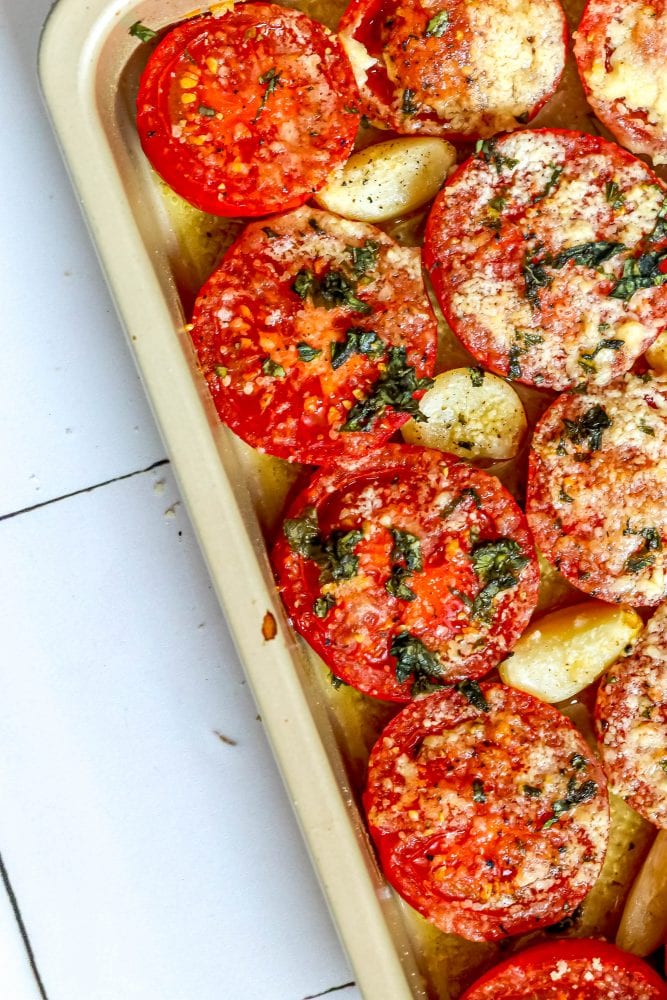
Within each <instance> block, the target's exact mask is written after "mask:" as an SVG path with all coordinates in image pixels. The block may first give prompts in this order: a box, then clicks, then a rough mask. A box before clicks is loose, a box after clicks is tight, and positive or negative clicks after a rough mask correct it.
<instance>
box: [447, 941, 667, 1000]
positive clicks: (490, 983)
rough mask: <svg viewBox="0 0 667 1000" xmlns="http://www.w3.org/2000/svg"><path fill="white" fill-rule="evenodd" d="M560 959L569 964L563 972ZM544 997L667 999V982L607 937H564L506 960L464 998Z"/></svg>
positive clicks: (542, 999) (563, 999)
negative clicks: (608, 940)
mask: <svg viewBox="0 0 667 1000" xmlns="http://www.w3.org/2000/svg"><path fill="white" fill-rule="evenodd" d="M560 963H565V964H566V965H567V966H569V968H568V969H567V970H566V971H563V965H562V964H560ZM594 963H595V964H594ZM586 976H594V979H592V980H587V979H586ZM538 998H539V1000H667V983H665V982H664V980H662V979H661V978H660V976H659V975H658V974H657V973H656V972H655V971H654V970H653V969H652V968H651V967H650V966H649V965H647V964H646V963H645V962H642V961H641V959H639V958H636V957H635V956H634V955H630V954H628V953H627V952H625V951H622V950H621V949H620V948H617V947H616V946H615V945H613V944H608V943H607V942H606V941H593V940H586V939H579V940H561V941H549V942H547V943H545V944H540V945H537V946H535V947H533V948H528V949H526V950H525V951H521V952H518V953H517V954H516V955H512V956H511V957H510V958H508V959H505V961H504V962H501V963H500V964H499V965H496V966H495V967H494V968H493V969H490V970H489V972H486V973H485V974H484V975H483V976H482V977H481V978H480V979H478V980H477V982H476V983H474V984H473V985H472V986H471V987H470V988H469V989H468V990H466V992H465V993H464V994H463V996H462V997H461V1000H538Z"/></svg>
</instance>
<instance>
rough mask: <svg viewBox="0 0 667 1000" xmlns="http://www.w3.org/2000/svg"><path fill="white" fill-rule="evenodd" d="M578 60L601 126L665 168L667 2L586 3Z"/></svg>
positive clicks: (577, 46)
mask: <svg viewBox="0 0 667 1000" xmlns="http://www.w3.org/2000/svg"><path fill="white" fill-rule="evenodd" d="M574 54H575V56H576V59H577V67H578V69H579V76H580V77H581V82H582V83H583V85H584V90H585V91H586V96H587V98H588V102H589V104H590V106H591V107H592V108H593V110H594V111H595V114H596V115H597V116H598V118H599V119H600V121H601V122H603V123H604V124H605V125H606V126H607V128H608V129H609V131H610V132H612V133H613V135H615V136H616V138H617V139H618V141H619V142H620V143H622V145H624V146H627V148H628V149H631V150H632V152H633V153H644V154H646V155H647V156H651V157H653V161H654V163H656V164H659V163H667V108H666V106H665V91H666V90H667V85H666V83H665V63H667V4H666V3H665V0H588V3H587V4H586V7H585V9H584V13H583V16H582V18H581V23H580V25H579V28H578V30H577V33H576V35H575V43H574Z"/></svg>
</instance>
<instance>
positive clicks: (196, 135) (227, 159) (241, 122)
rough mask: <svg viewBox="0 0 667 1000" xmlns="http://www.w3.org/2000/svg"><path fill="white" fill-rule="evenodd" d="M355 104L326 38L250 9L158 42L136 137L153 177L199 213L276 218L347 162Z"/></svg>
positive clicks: (267, 11)
mask: <svg viewBox="0 0 667 1000" xmlns="http://www.w3.org/2000/svg"><path fill="white" fill-rule="evenodd" d="M313 63H316V67H317V68H316V71H315V72H314V70H313ZM184 101H185V102H187V103H183V102H184ZM355 101H356V86H355V83H354V78H353V76H352V71H351V68H350V65H349V63H348V60H347V57H346V55H345V53H344V51H343V50H342V48H341V46H340V45H339V43H338V41H337V39H336V38H335V36H333V35H332V34H331V33H330V32H329V31H328V29H326V28H325V27H324V26H322V25H320V24H318V23H317V22H316V21H313V20H311V19H310V18H309V17H307V16H306V15H305V14H301V13H300V12H297V11H294V10H290V9H287V8H282V7H278V6H276V5H273V4H269V3H253V2H247V3H243V4H237V5H236V6H235V7H234V8H233V10H231V11H227V12H225V13H224V14H223V15H221V16H215V15H204V16H202V17H197V18H194V19H192V20H190V21H186V22H185V23H183V24H181V25H178V26H177V27H176V28H174V29H172V30H171V31H170V32H169V33H168V34H167V35H166V36H165V37H164V38H163V39H162V40H161V41H160V43H159V44H158V46H157V47H156V49H155V50H154V52H153V53H152V55H151V57H150V59H149V61H148V65H147V66H146V69H145V70H144V73H143V75H142V78H141V82H140V86H139V93H138V96H137V112H138V113H137V129H138V131H139V137H140V140H141V144H142V147H143V150H144V152H145V154H146V156H147V157H148V159H149V160H150V162H151V164H152V165H153V167H154V168H155V170H156V171H157V172H158V173H159V174H160V176H161V177H162V178H163V180H165V181H166V182H167V184H169V185H170V186H171V187H172V188H173V189H174V190H175V191H176V192H177V193H178V194H179V195H181V196H182V197H183V198H185V199H186V200H187V201H189V202H190V203H191V204H193V205H195V206H196V207H197V208H199V209H201V210H202V211H205V212H209V213H211V214H212V215H222V216H239V215H240V216H258V215H267V214H269V213H271V212H276V211H280V210H283V211H286V210H288V209H290V208H295V207H296V206H297V205H301V204H303V203H304V202H305V201H307V199H308V198H310V196H311V195H312V194H313V192H314V191H317V190H318V189H319V188H320V187H322V185H323V184H324V183H325V181H326V179H327V177H328V175H329V174H330V172H331V171H332V170H333V169H334V168H335V167H337V166H339V165H341V164H342V163H344V162H345V160H346V159H347V157H348V156H349V154H350V152H351V149H352V145H353V143H354V138H355V135H356V132H357V128H358V125H359V120H360V117H359V113H358V112H357V111H356V110H355V107H354V106H355Z"/></svg>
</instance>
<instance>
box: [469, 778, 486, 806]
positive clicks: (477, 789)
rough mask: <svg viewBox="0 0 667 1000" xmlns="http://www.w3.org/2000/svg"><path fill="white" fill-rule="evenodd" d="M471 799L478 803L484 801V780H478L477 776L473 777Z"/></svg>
mask: <svg viewBox="0 0 667 1000" xmlns="http://www.w3.org/2000/svg"><path fill="white" fill-rule="evenodd" d="M472 800H473V802H479V803H480V804H483V803H484V802H486V793H485V792H484V782H483V781H480V779H479V778H475V779H474V780H473V783H472Z"/></svg>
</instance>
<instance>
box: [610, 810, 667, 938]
mask: <svg viewBox="0 0 667 1000" xmlns="http://www.w3.org/2000/svg"><path fill="white" fill-rule="evenodd" d="M666 937H667V830H661V831H660V833H659V834H658V836H657V837H656V838H655V840H654V841H653V846H652V847H651V850H650V851H649V853H648V857H647V858H646V861H645V862H644V864H643V866H642V869H641V871H640V872H639V875H638V876H637V878H636V879H635V882H634V885H633V886H632V889H631V890H630V895H629V896H628V900H627V902H626V904H625V909H624V910H623V916H622V918H621V926H620V927H619V929H618V934H617V935H616V944H617V945H618V946H619V947H620V948H623V950H624V951H631V952H632V953H633V954H634V955H639V956H641V957H643V956H644V955H650V953H651V952H652V951H654V950H655V949H656V948H657V947H658V946H659V945H661V944H662V943H663V941H664V940H665V938H666Z"/></svg>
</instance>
